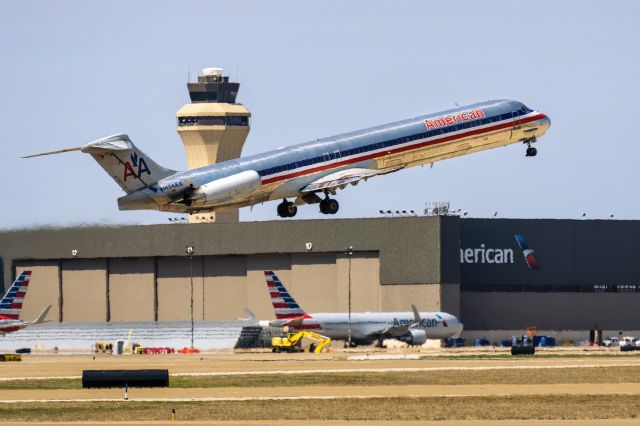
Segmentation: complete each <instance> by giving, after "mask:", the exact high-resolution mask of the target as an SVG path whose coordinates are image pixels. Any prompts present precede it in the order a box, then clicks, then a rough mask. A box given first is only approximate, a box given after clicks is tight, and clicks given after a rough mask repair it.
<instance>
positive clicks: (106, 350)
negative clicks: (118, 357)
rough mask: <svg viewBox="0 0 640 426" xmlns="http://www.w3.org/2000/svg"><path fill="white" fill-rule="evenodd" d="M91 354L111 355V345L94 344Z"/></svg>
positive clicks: (104, 343) (107, 343)
mask: <svg viewBox="0 0 640 426" xmlns="http://www.w3.org/2000/svg"><path fill="white" fill-rule="evenodd" d="M93 352H95V353H100V352H102V353H103V354H111V353H113V343H109V342H96V344H95V345H93Z"/></svg>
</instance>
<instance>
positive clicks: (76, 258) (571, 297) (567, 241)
mask: <svg viewBox="0 0 640 426" xmlns="http://www.w3.org/2000/svg"><path fill="white" fill-rule="evenodd" d="M516 235H518V236H519V237H518V238H520V244H519V242H518V240H517V238H516ZM638 240H640V221H622V220H538V219H528V220H525V219H462V218H459V217H457V216H421V217H400V218H372V219H330V220H327V219H323V220H299V221H286V220H279V221H270V222H241V223H212V224H191V225H182V224H175V225H174V224H170V225H144V226H117V227H81V228H60V229H49V228H47V229H28V230H27V229H25V230H5V231H1V232H0V257H1V263H0V268H1V271H0V279H1V280H2V285H3V287H4V288H6V287H7V286H8V285H9V284H10V283H11V281H12V279H13V278H14V277H15V276H16V274H17V273H19V271H20V270H22V269H27V268H28V269H31V270H32V271H33V274H32V280H31V284H30V292H29V294H28V295H27V298H26V300H25V304H24V309H23V313H22V315H23V318H25V319H31V318H33V317H35V315H37V314H38V313H39V312H40V310H41V309H42V308H43V307H44V306H45V305H48V304H52V305H53V306H54V307H53V309H52V311H51V314H50V318H51V319H54V320H57V321H62V322H74V321H80V322H95V321H98V322H102V321H105V322H117V321H165V320H188V319H189V318H190V313H191V299H192V298H191V288H192V283H193V312H194V318H195V320H203V319H204V320H223V319H233V318H237V317H242V316H246V314H244V312H243V310H242V308H243V307H245V306H246V307H248V308H250V309H251V310H252V311H253V312H254V313H255V314H256V315H257V316H258V317H259V318H264V319H267V318H273V317H274V314H273V310H272V308H271V305H270V300H269V297H268V292H267V287H266V284H265V282H264V277H263V272H262V271H263V270H266V269H269V270H274V271H276V273H277V274H278V275H279V276H280V278H281V279H282V281H283V283H284V284H285V286H287V288H288V289H289V291H290V292H291V293H292V295H293V296H294V297H296V299H297V300H298V302H299V303H300V305H301V306H302V307H303V308H304V309H306V310H307V311H309V312H327V311H329V312H331V311H347V309H348V306H347V300H348V297H347V294H348V288H349V282H351V290H352V310H353V311H354V312H358V311H397V310H410V306H411V304H415V305H416V306H418V308H419V309H420V310H442V311H447V312H450V313H453V314H456V315H459V316H460V317H461V319H462V322H463V323H464V325H465V330H466V333H471V335H473V333H476V334H487V333H488V332H489V331H491V330H523V329H525V328H526V327H529V326H536V327H537V328H538V329H541V330H580V331H584V330H588V329H591V328H594V326H595V325H596V324H597V325H598V326H599V327H601V328H603V329H605V330H640V326H639V325H638V324H639V322H640V309H638V306H640V262H638V259H637V257H636V254H635V250H634V244H635V242H636V241H638ZM348 246H352V247H353V253H352V254H351V255H350V254H349V253H347V252H346V251H345V248H346V247H348ZM521 246H523V247H524V249H526V250H523V248H521ZM187 247H192V248H193V253H192V256H189V255H188V254H187V250H186V248H187ZM530 250H533V252H531V251H530ZM525 255H529V257H528V260H527V258H526V257H525ZM536 268H537V269H536Z"/></svg>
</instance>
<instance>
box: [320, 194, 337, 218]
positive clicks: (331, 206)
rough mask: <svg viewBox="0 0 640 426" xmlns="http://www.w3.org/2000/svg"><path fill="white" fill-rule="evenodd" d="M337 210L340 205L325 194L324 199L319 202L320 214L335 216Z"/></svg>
mask: <svg viewBox="0 0 640 426" xmlns="http://www.w3.org/2000/svg"><path fill="white" fill-rule="evenodd" d="M338 209H340V204H339V203H338V200H334V199H333V198H329V195H327V194H325V199H324V200H322V201H320V213H323V214H336V213H338Z"/></svg>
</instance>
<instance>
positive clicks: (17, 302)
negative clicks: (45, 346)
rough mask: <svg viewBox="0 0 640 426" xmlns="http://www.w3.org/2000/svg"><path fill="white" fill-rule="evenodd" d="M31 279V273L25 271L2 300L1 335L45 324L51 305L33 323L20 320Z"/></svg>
mask: <svg viewBox="0 0 640 426" xmlns="http://www.w3.org/2000/svg"><path fill="white" fill-rule="evenodd" d="M30 279H31V271H23V272H22V273H21V274H20V275H19V276H18V278H16V280H15V281H14V282H13V284H11V287H9V290H7V292H6V293H5V295H4V297H3V298H2V299H0V335H4V334H7V333H11V332H13V331H18V330H21V329H23V328H26V327H29V326H32V325H35V324H41V323H43V322H45V318H46V317H47V314H48V313H49V309H51V305H49V306H47V307H46V308H44V310H43V311H42V313H40V315H38V317H37V318H36V319H35V320H33V321H22V320H20V319H19V318H20V312H21V311H22V303H23V302H24V298H25V296H26V295H27V290H28V289H29V281H30Z"/></svg>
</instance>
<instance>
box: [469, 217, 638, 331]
mask: <svg viewBox="0 0 640 426" xmlns="http://www.w3.org/2000/svg"><path fill="white" fill-rule="evenodd" d="M460 224H461V237H462V238H461V241H460V249H459V259H460V280H461V291H460V301H461V302H460V303H461V307H460V311H461V313H462V315H461V316H462V318H461V319H462V322H463V323H464V325H465V329H466V330H495V329H502V330H523V329H525V328H526V327H528V326H535V327H538V328H539V329H554V330H558V329H560V330H589V329H592V328H594V327H595V325H596V324H597V325H598V326H599V327H601V328H603V329H607V330H625V329H626V330H637V329H640V309H638V307H639V306H640V262H638V259H637V255H636V248H635V245H636V242H637V241H638V240H639V239H640V221H630V220H554V219H537V220H525V219H498V220H494V219H465V220H461V221H460ZM516 234H518V235H520V236H521V237H522V240H523V241H524V243H525V244H526V249H527V250H531V251H527V253H528V254H529V256H532V257H533V259H534V261H535V263H536V265H537V266H536V265H531V266H533V267H530V266H528V262H527V260H526V256H525V251H524V250H523V249H522V248H521V247H520V246H519V244H518V242H517V240H516V237H515V236H516Z"/></svg>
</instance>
